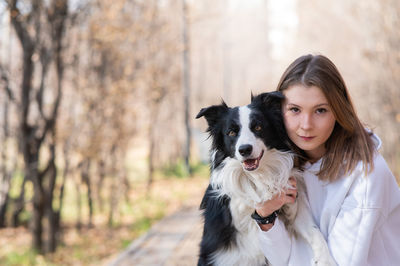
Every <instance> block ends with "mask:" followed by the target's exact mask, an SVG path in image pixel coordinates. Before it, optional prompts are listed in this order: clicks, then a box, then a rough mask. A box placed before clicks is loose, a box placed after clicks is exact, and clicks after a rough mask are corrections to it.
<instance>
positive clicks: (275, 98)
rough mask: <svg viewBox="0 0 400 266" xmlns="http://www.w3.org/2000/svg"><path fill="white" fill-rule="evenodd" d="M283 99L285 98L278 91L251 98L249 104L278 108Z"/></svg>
mask: <svg viewBox="0 0 400 266" xmlns="http://www.w3.org/2000/svg"><path fill="white" fill-rule="evenodd" d="M283 99H285V96H284V95H283V94H282V93H281V92H280V91H273V92H265V93H261V94H259V95H257V96H256V97H253V96H252V99H251V102H252V103H253V102H254V103H255V102H261V103H262V104H265V105H268V106H271V107H280V106H281V102H282V100H283Z"/></svg>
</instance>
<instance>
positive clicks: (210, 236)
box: [196, 92, 335, 266]
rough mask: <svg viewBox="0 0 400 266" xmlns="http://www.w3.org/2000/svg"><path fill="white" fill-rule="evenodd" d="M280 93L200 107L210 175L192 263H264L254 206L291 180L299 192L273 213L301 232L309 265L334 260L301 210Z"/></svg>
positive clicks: (303, 207) (301, 194) (302, 203)
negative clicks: (207, 136)
mask: <svg viewBox="0 0 400 266" xmlns="http://www.w3.org/2000/svg"><path fill="white" fill-rule="evenodd" d="M282 99H283V95H282V94H281V93H280V92H271V93H263V94H260V95H258V96H256V97H253V96H252V99H251V103H250V104H249V105H247V106H242V107H235V108H230V107H228V106H227V105H226V104H225V103H224V102H222V104H220V105H213V106H210V107H207V108H203V109H201V110H200V112H199V113H198V115H197V116H196V118H200V117H203V116H204V117H205V119H206V120H207V123H208V129H207V131H208V132H209V133H210V137H211V138H212V148H211V178H210V185H209V186H208V188H207V190H206V192H205V195H204V197H203V200H202V202H201V205H200V209H202V210H203V216H204V230H203V237H202V240H201V243H200V254H199V260H198V265H224V266H226V265H268V261H267V259H266V258H265V257H264V255H263V253H262V252H261V249H260V247H259V243H258V237H257V234H258V230H260V229H259V228H258V225H257V223H256V221H255V220H253V219H252V218H251V214H252V213H254V210H255V208H256V206H257V205H258V204H260V203H262V202H264V201H267V200H270V199H271V198H272V197H273V196H274V195H276V194H277V193H281V192H282V191H283V190H284V189H286V188H289V187H290V185H289V183H288V180H289V177H290V176H294V177H296V179H297V183H298V187H299V188H298V191H299V196H298V199H297V201H296V203H294V204H288V205H285V206H284V207H283V208H282V209H281V210H280V212H279V218H280V219H282V221H284V223H285V225H286V227H287V229H288V231H289V232H291V233H294V234H295V236H301V237H303V238H304V239H305V240H306V241H307V242H308V243H309V244H310V245H311V248H312V250H313V253H314V258H313V261H312V262H311V263H312V264H314V265H335V263H334V261H333V259H332V258H331V256H330V253H329V249H328V247H327V244H326V242H325V240H324V238H323V236H322V234H321V232H320V231H319V230H318V227H317V226H315V224H314V222H313V218H312V216H311V213H310V211H309V210H308V209H307V208H308V207H307V204H306V194H305V190H304V189H303V190H300V187H301V175H300V174H299V171H296V170H294V169H293V159H294V155H293V153H291V152H290V142H289V139H288V136H287V134H286V132H285V128H284V124H283V118H282V113H281V101H282Z"/></svg>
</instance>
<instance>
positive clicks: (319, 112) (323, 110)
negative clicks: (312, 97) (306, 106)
mask: <svg viewBox="0 0 400 266" xmlns="http://www.w3.org/2000/svg"><path fill="white" fill-rule="evenodd" d="M326 112H327V110H326V109H325V108H318V109H317V110H316V113H317V114H323V113H326Z"/></svg>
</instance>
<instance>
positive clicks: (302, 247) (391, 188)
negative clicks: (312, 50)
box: [256, 55, 400, 266]
mask: <svg viewBox="0 0 400 266" xmlns="http://www.w3.org/2000/svg"><path fill="white" fill-rule="evenodd" d="M277 90H278V91H281V92H282V93H283V94H284V96H285V100H284V102H283V104H282V112H283V115H284V121H285V127H286V131H287V133H288V136H289V138H290V140H291V141H292V142H293V144H294V145H293V146H294V147H295V149H298V153H299V154H300V155H301V156H300V158H302V159H301V160H302V161H303V162H302V168H303V169H304V182H305V186H306V188H307V193H308V201H309V205H310V208H311V212H312V215H313V217H314V220H315V223H316V224H317V225H318V226H319V228H320V230H321V232H322V234H323V235H324V237H325V239H326V241H327V243H328V246H329V249H330V251H331V254H332V256H333V257H334V259H335V260H336V263H337V264H338V265H340V266H343V265H349V266H350V265H351V266H357V265H360V266H365V265H385V266H386V265H400V191H399V187H398V185H397V183H396V180H395V178H394V176H393V174H392V173H391V171H390V170H389V168H388V166H387V164H386V162H385V160H384V159H383V157H382V156H381V155H380V154H379V153H378V151H377V150H378V149H379V147H380V145H381V143H380V140H379V138H378V137H377V136H376V135H374V134H372V133H371V132H370V131H369V130H366V129H365V128H364V127H363V125H362V124H361V122H360V120H359V119H358V117H357V115H356V113H355V110H354V107H353V105H352V103H351V100H350V96H349V93H348V91H347V88H346V86H345V83H344V81H343V78H342V77H341V75H340V73H339V72H338V70H337V68H336V67H335V65H334V64H333V63H332V62H331V61H330V60H329V59H328V58H326V57H324V56H322V55H315V56H314V55H306V56H302V57H300V58H298V59H296V60H295V61H294V62H293V63H292V64H291V65H290V66H289V67H288V69H287V70H286V71H285V73H284V74H283V76H282V78H281V80H280V82H279V85H278V88H277ZM292 183H293V186H294V189H289V190H288V191H286V193H282V194H281V195H279V196H277V197H275V198H273V199H272V200H270V201H267V202H265V203H264V204H263V205H262V206H260V207H259V208H257V209H256V212H257V213H258V214H259V215H260V216H263V217H266V216H269V215H271V214H272V213H273V212H274V211H276V210H278V209H280V208H281V207H282V205H283V204H287V203H289V204H290V203H293V202H294V201H295V198H296V194H297V191H296V188H295V187H296V183H295V181H294V180H292ZM260 229H261V230H260V232H259V241H260V242H261V246H262V249H263V252H264V254H265V257H266V258H267V259H268V261H269V262H270V263H271V264H272V265H311V261H312V251H311V249H310V248H309V247H308V245H306V244H305V242H304V240H302V239H301V238H295V237H293V236H290V235H289V234H288V233H287V231H286V229H285V227H284V225H283V223H282V222H281V221H280V220H279V219H276V220H275V222H274V223H273V224H266V225H260Z"/></svg>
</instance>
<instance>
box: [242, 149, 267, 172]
mask: <svg viewBox="0 0 400 266" xmlns="http://www.w3.org/2000/svg"><path fill="white" fill-rule="evenodd" d="M263 155H264V151H261V154H260V156H258V158H255V159H247V160H244V161H243V168H244V169H245V170H247V171H253V170H256V169H257V168H258V166H259V164H260V160H261V158H262V157H263Z"/></svg>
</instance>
